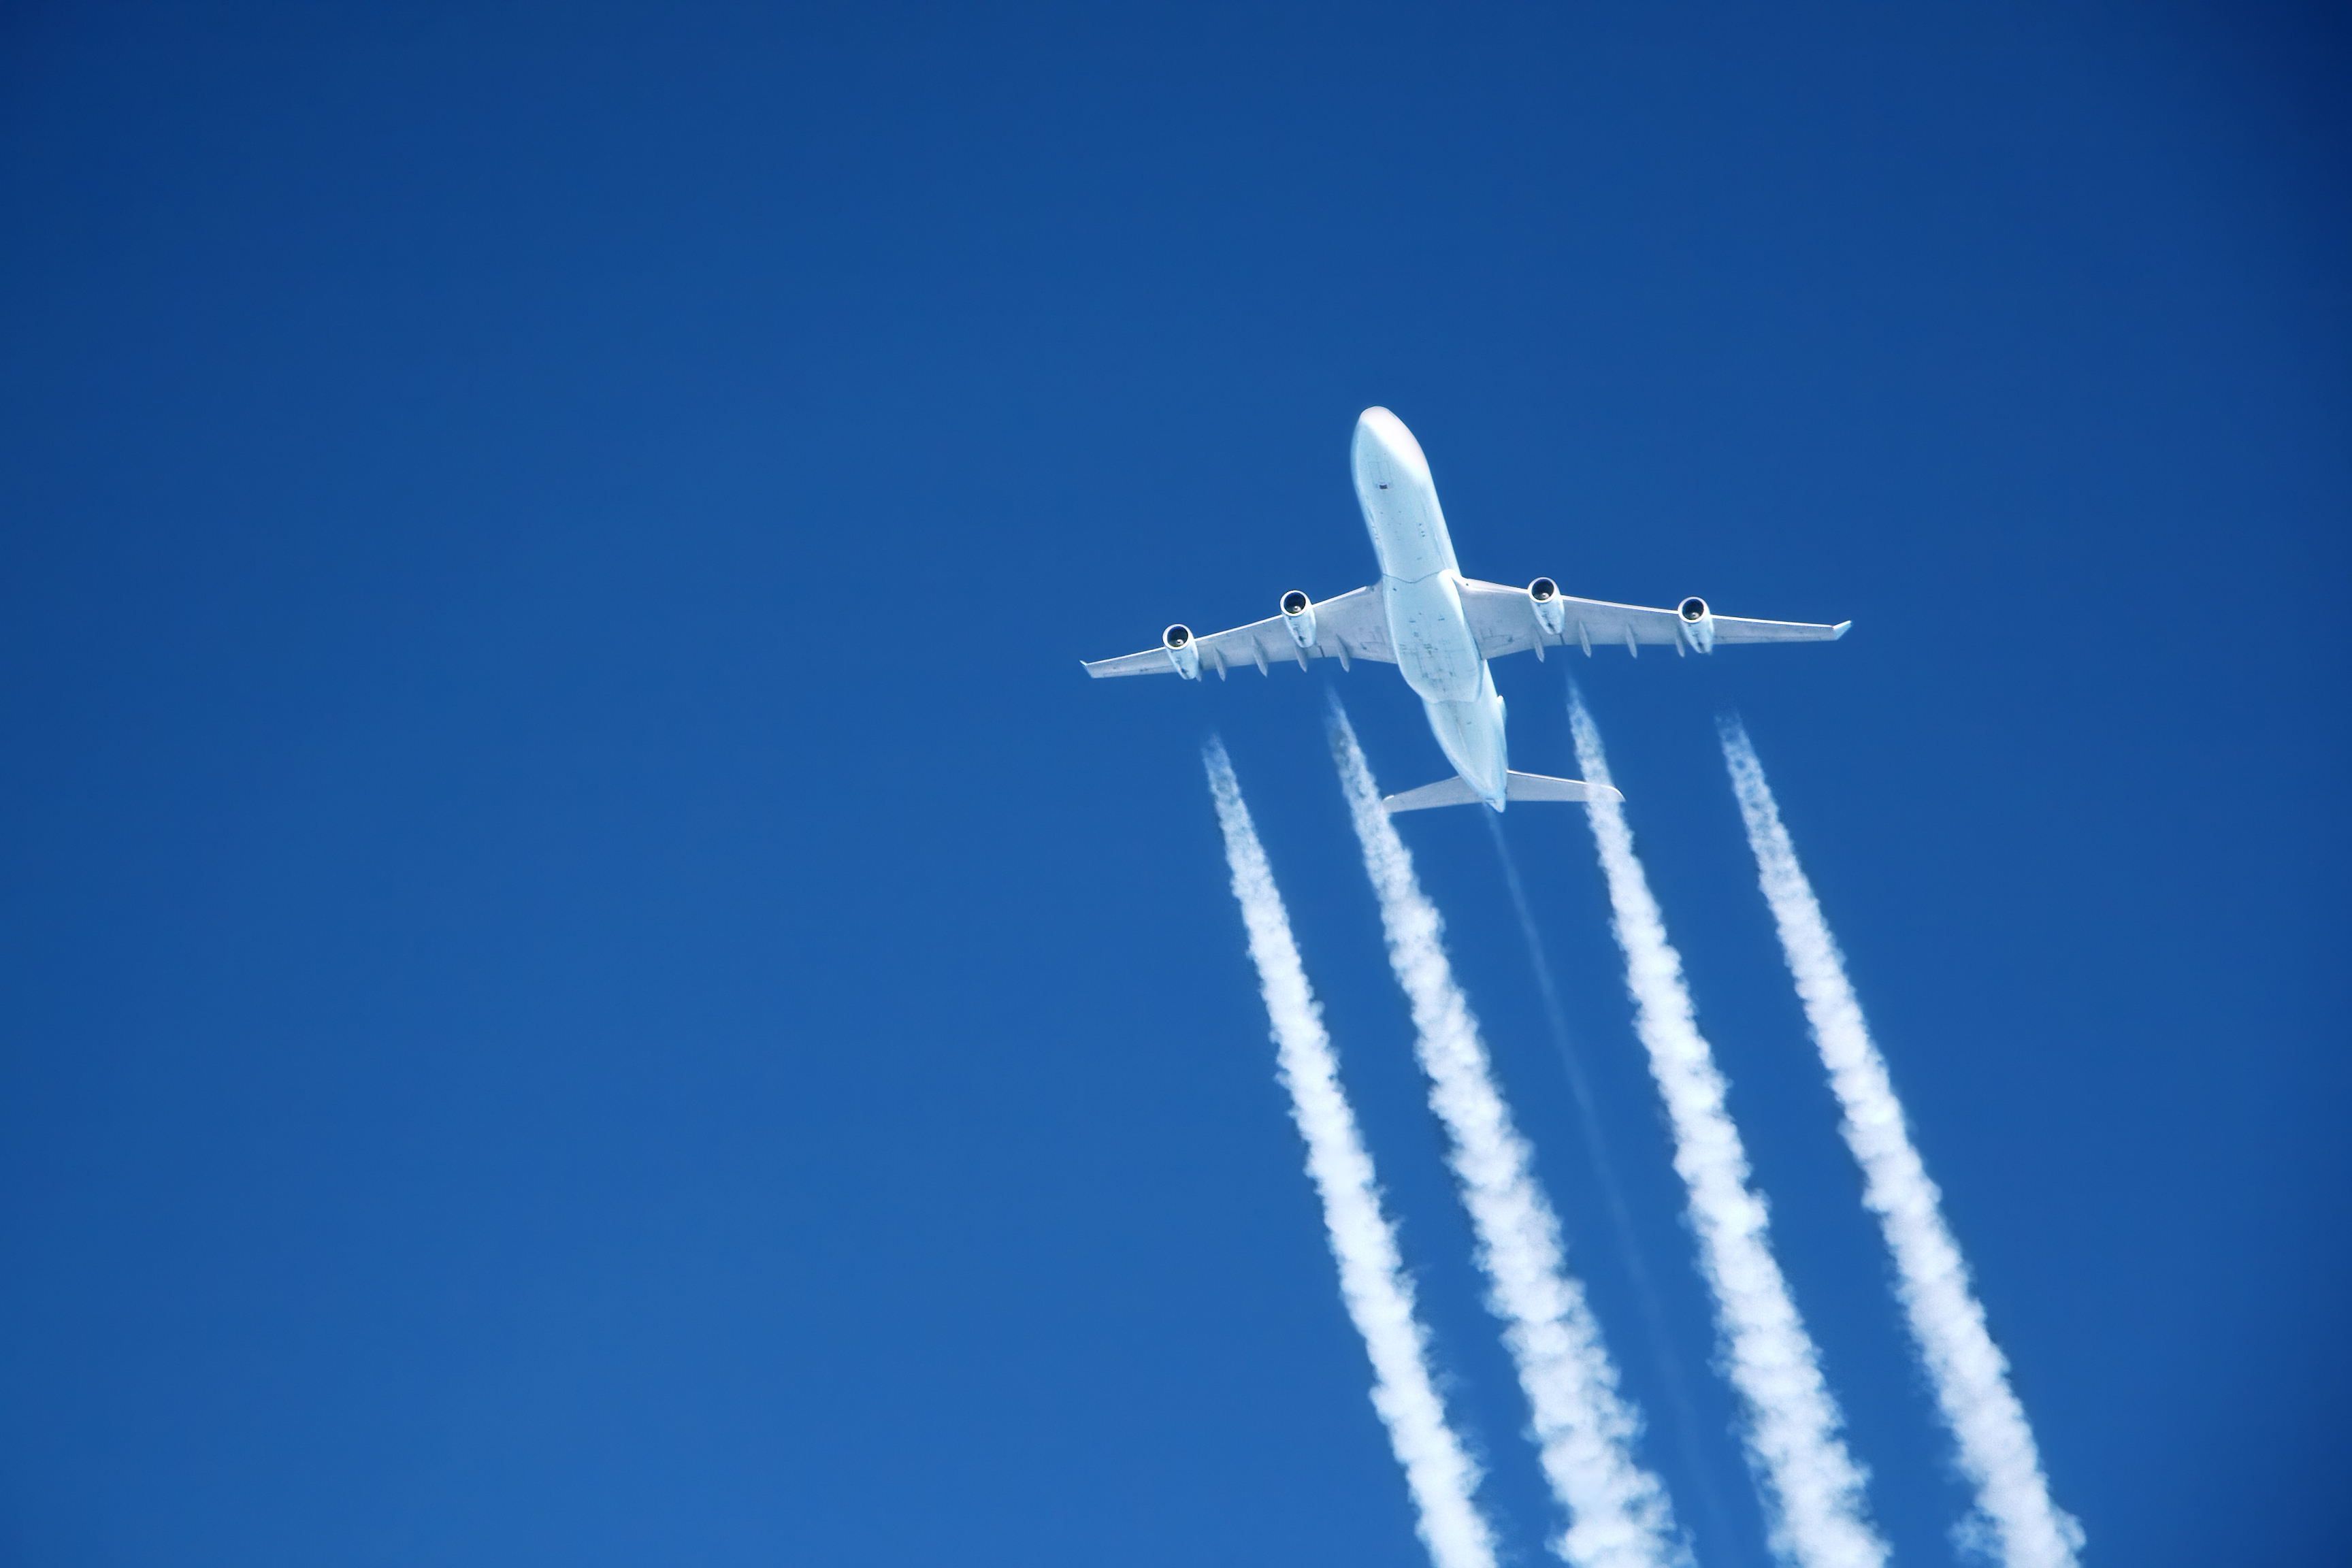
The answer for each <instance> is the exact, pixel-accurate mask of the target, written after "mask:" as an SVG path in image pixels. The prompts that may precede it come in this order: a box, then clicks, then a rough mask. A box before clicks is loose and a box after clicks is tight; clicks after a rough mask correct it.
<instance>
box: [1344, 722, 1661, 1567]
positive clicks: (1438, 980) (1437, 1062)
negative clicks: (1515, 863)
mask: <svg viewBox="0 0 2352 1568" xmlns="http://www.w3.org/2000/svg"><path fill="white" fill-rule="evenodd" d="M1330 722H1331V752H1332V755H1333V757H1334V759H1335V760H1336V761H1337V762H1338V763H1339V777H1340V782H1341V784H1342V786H1343V787H1344V788H1345V790H1346V793H1347V797H1348V806H1349V816H1351V817H1352V818H1353V820H1354V822H1355V827H1356V837H1357V838H1358V839H1359V840H1360V842H1361V844H1362V846H1363V851H1364V868H1365V869H1366V870H1367V871H1368V872H1369V873H1370V876H1371V880H1372V887H1373V889H1374V890H1375V891H1376V892H1377V893H1378V894H1379V896H1380V904H1381V925H1382V926H1383V928H1384V929H1385V930H1386V931H1387V933H1388V948H1389V963H1390V964H1391V967H1392V968H1394V970H1395V971H1396V976H1397V980H1398V983H1399V984H1402V986H1403V988H1404V993H1405V996H1406V999H1407V1000H1408V1001H1409V1002H1410V1003H1411V1005H1412V1021H1413V1028H1414V1033H1415V1037H1416V1038H1415V1040H1414V1049H1415V1051H1416V1052H1417V1053H1418V1054H1419V1056H1420V1058H1421V1065H1422V1069H1423V1071H1424V1072H1425V1073H1426V1074H1427V1075H1428V1077H1429V1082H1430V1091H1429V1103H1430V1106H1431V1108H1432V1109H1433V1110H1435V1111H1436V1112H1437V1115H1438V1118H1439V1120H1440V1121H1444V1123H1445V1130H1446V1133H1447V1136H1448V1139H1449V1141H1450V1142H1451V1145H1452V1147H1451V1149H1450V1150H1449V1151H1448V1155H1447V1158H1448V1163H1451V1164H1452V1166H1453V1168H1454V1175H1455V1177H1456V1178H1457V1179H1458V1180H1459V1182H1460V1184H1461V1187H1462V1199H1463V1203H1464V1205H1465V1206H1466V1207H1467V1208H1468V1209H1469V1211H1470V1221H1471V1225H1472V1227H1473V1229H1475V1232H1476V1234H1477V1237H1478V1264H1479V1267H1480V1268H1483V1269H1484V1270H1485V1271H1486V1280H1487V1285H1488V1296H1487V1305H1488V1306H1489V1307H1490V1308H1492V1309H1493V1310H1494V1311H1495V1313H1496V1315H1497V1316H1498V1317H1500V1318H1502V1319H1503V1320H1504V1321H1505V1323H1506V1324H1507V1327H1506V1329H1505V1331H1504V1334H1503V1341H1504V1343H1505V1344H1506V1345H1507V1346H1508V1347H1509V1350H1510V1352H1511V1357H1512V1360H1513V1362H1514V1363H1516V1365H1517V1369H1518V1374H1519V1386H1520V1388H1521V1389H1522V1390H1523V1391H1524V1392H1525V1393H1526V1394H1527V1399H1528V1407H1529V1410H1530V1411H1531V1413H1532V1417H1533V1419H1532V1422H1531V1425H1530V1427H1529V1435H1530V1436H1532V1437H1533V1439H1534V1440H1535V1443H1536V1446H1537V1449H1538V1454H1539V1456H1540V1458H1541V1460H1542V1464H1543V1470H1544V1476H1545V1478H1546V1479H1547V1480H1549V1482H1550V1484H1551V1489H1552V1495H1553V1496H1554V1497H1556V1498H1557V1499H1559V1503H1560V1506H1561V1507H1562V1508H1563V1509H1565V1510H1567V1513H1568V1521H1569V1522H1568V1529H1567V1530H1566V1531H1565V1532H1563V1533H1562V1534H1561V1536H1560V1537H1559V1540H1558V1541H1557V1542H1554V1543H1553V1550H1554V1551H1556V1552H1559V1555H1560V1556H1561V1557H1563V1558H1565V1559H1566V1560H1567V1561H1569V1562H1570V1563H1574V1564H1576V1568H1665V1565H1668V1564H1686V1563H1689V1561H1690V1552H1689V1549H1688V1547H1687V1546H1686V1545H1685V1543H1684V1542H1683V1538H1682V1535H1681V1533H1680V1531H1677V1530H1676V1529H1675V1522H1674V1517H1673V1510H1672V1509H1671V1507H1670V1505H1669V1504H1668V1502H1667V1500H1666V1491H1665V1488H1664V1486H1663V1485H1661V1484H1660V1483H1659V1481H1658V1479H1657V1477H1655V1476H1654V1475H1653V1474H1651V1473H1650V1472H1649V1471H1648V1470H1646V1469H1644V1468H1642V1467H1641V1466H1640V1465H1639V1464H1637V1463H1635V1461H1634V1459H1633V1443H1634V1440H1635V1438H1636V1437H1637V1436H1639V1435H1640V1430H1641V1420H1640V1417H1639V1415H1637V1414H1636V1413H1635V1411H1634V1410H1633V1407H1632V1406H1631V1405H1628V1404H1627V1403H1626V1402H1625V1400H1624V1399H1623V1398H1622V1396H1621V1395H1620V1394H1619V1393H1618V1390H1617V1369H1616V1366H1615V1365H1614V1364H1613V1363H1612V1362H1611V1360H1610V1358H1609V1352H1608V1348H1607V1347H1606V1346H1605V1345H1604V1344H1603V1343H1602V1342H1601V1328H1600V1325H1599V1324H1598V1323H1597V1322H1595V1321H1593V1317H1592V1312H1591V1308H1590V1307H1589V1306H1587V1305H1586V1303H1585V1300H1584V1290H1583V1288H1582V1287H1581V1286H1580V1285H1579V1284H1578V1283H1577V1281H1576V1279H1574V1278H1573V1277H1572V1276H1570V1274H1569V1272H1568V1270H1567V1268H1566V1266H1565V1264H1564V1262H1563V1261H1562V1258H1561V1248H1560V1236H1559V1218H1558V1217H1557V1216H1556V1215H1554V1214H1553V1212H1552V1208H1551V1205H1550V1203H1549V1200H1547V1199H1546V1198H1545V1196H1544V1194H1543V1191H1542V1189H1541V1188H1540V1187H1539V1186H1538V1184H1537V1183H1536V1177H1535V1173H1534V1170H1533V1169H1532V1160H1531V1151H1530V1150H1529V1149H1528V1143H1527V1140H1526V1139H1524V1138H1522V1137H1521V1136H1520V1135H1519V1133H1518V1131H1517V1128H1515V1127H1514V1126H1513V1125H1512V1123H1511V1112H1510V1108H1509V1107H1508V1106H1507V1104H1505V1103H1504V1100H1503V1096H1502V1093H1501V1091H1500V1089H1497V1087H1496V1083H1495V1079H1494V1073H1493V1070H1492V1068H1491V1067H1490V1065H1489V1063H1488V1061H1487V1058H1486V1042H1485V1041H1484V1040H1482V1039H1481V1038H1480V1037H1479V1034H1478V1026H1477V1023H1476V1021H1475V1019H1474V1018H1473V1017H1472V1016H1471V1015H1470V1005H1469V1003H1468V1002H1467V1000H1466V999H1465V997H1464V996H1463V994H1462V990H1461V987H1460V986H1458V985H1456V984H1454V969H1453V965H1452V964H1451V963H1449V962H1448V961H1447V959H1446V956H1445V946H1444V922H1443V921H1440V919H1439V918H1438V914H1437V910H1436V909H1435V908H1434V907H1433V905H1432V904H1431V903H1430V901H1429V900H1428V898H1427V897H1426V896H1424V895H1423V892H1422V890H1421V884H1420V881H1419V879H1417V878H1416V877H1415V876H1414V875H1413V870H1412V857H1411V856H1409V855H1408V854H1406V852H1405V847H1404V844H1403V841H1402V840H1401V839H1400V838H1399V837H1397V832H1396V826H1395V825H1394V824H1393V823H1392V822H1391V821H1390V820H1389V815H1388V813H1387V812H1386V811H1384V810H1382V809H1381V792H1380V789H1379V787H1378V786H1377V785H1376V784H1374V783H1373V782H1372V775H1371V770H1370V768H1368V767H1367V766H1366V765H1365V763H1364V753H1363V749H1362V747H1360V745H1358V744H1357V742H1356V731H1355V730H1354V728H1353V727H1352V726H1350V725H1349V722H1348V715H1347V713H1346V711H1345V710H1342V709H1341V708H1340V707H1339V703H1338V701H1337V700H1334V701H1333V703H1332V706H1331V721H1330Z"/></svg>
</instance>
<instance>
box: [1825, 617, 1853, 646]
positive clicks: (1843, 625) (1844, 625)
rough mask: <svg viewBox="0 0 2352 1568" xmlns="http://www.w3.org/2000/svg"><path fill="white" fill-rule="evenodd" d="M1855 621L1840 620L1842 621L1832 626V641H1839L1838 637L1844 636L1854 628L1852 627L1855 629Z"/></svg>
mask: <svg viewBox="0 0 2352 1568" xmlns="http://www.w3.org/2000/svg"><path fill="white" fill-rule="evenodd" d="M1852 629H1853V622H1852V621H1840V622H1839V623H1838V624H1837V625H1836V626H1834V627H1833V628H1832V630H1831V632H1830V641H1832V642H1835V641H1837V640H1838V638H1840V637H1843V636H1845V634H1846V633H1847V632H1848V631H1850V630H1852Z"/></svg>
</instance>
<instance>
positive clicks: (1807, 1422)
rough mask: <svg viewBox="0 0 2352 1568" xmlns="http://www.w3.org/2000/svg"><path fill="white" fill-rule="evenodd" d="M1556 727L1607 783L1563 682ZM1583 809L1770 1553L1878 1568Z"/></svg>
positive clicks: (1615, 879)
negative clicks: (1565, 724)
mask: <svg viewBox="0 0 2352 1568" xmlns="http://www.w3.org/2000/svg"><path fill="white" fill-rule="evenodd" d="M1569 718H1570V722H1571V724H1572V726H1573V727H1574V729H1575V731H1576V755H1577V761H1578V762H1579V763H1580V764H1581V765H1582V771H1583V773H1584V777H1585V778H1586V779H1587V780H1588V781H1589V782H1591V783H1593V784H1607V783H1609V782H1610V780H1609V759H1608V757H1607V756H1606V755H1605V754H1604V753H1603V752H1602V751H1601V732H1600V731H1598V730H1597V729H1595V728H1594V727H1593V723H1592V715H1591V713H1589V712H1587V711H1586V710H1585V707H1584V700H1583V698H1582V697H1581V696H1580V695H1579V694H1578V693H1577V692H1576V690H1575V689H1574V688H1573V686H1571V687H1570V696H1569ZM1589 810H1590V811H1591V824H1592V837H1593V839H1594V841H1595V843H1597V844H1598V845H1599V847H1600V850H1601V871H1602V874H1603V875H1604V876H1605V877H1606V878H1607V879H1608V882H1609V906H1610V910H1611V913H1612V917H1613V923H1614V924H1615V926H1616V930H1617V942H1618V945H1619V946H1621V947H1622V948H1623V949H1624V950H1625V988H1626V989H1627V990H1628V991H1630V992H1632V993H1633V1010H1634V1029H1635V1031H1636V1032H1637V1033H1638V1034H1639V1035H1640V1036H1641V1037H1642V1044H1643V1047H1644V1048H1646V1049H1647V1051H1648V1052H1649V1057H1650V1072H1651V1076H1653V1077H1654V1079H1656V1080H1657V1084H1658V1092H1659V1094H1660V1095H1661V1096H1662V1097H1664V1100H1665V1102H1666V1116H1667V1120H1668V1121H1670V1122H1671V1123H1672V1125H1673V1128H1674V1135H1675V1170H1676V1171H1678V1172H1680V1173H1682V1178H1683V1182H1684V1184H1685V1186H1687V1187H1688V1189H1689V1192H1690V1217H1691V1226H1692V1229H1693V1230H1695V1231H1696V1233H1697V1235H1698V1240H1699V1259H1700V1263H1701V1271H1702V1272H1703V1273H1704V1274H1705V1275H1706V1282H1707V1284H1708V1286H1709V1287H1710V1288H1711V1289H1713V1291H1714V1293H1715V1316H1716V1326H1717V1331H1719V1332H1720V1333H1721V1334H1722V1336H1723V1356H1724V1367H1725V1372H1726V1373H1727V1375H1728V1376H1729V1377H1730V1379H1731V1384H1732V1386H1733V1387H1734V1388H1735V1389H1737V1390H1738V1394H1739V1397H1740V1401H1741V1403H1742V1405H1744V1406H1745V1407H1746V1415H1747V1424H1746V1429H1745V1431H1744V1432H1743V1434H1742V1436H1744V1438H1745V1439H1746V1441H1747V1445H1748V1459H1749V1462H1750V1463H1751V1464H1752V1465H1754V1467H1755V1468H1756V1470H1757V1473H1758V1477H1759V1479H1760V1480H1761V1481H1762V1482H1763V1483H1764V1487H1763V1489H1764V1492H1765V1501H1766V1512H1767V1514H1768V1516H1769V1519H1770V1521H1771V1533H1772V1547H1773V1550H1774V1551H1775V1552H1779V1553H1780V1554H1782V1555H1783V1556H1785V1557H1788V1558H1791V1559H1793V1560H1794V1561H1795V1562H1797V1563H1801V1564H1803V1565H1804V1568H1877V1565H1878V1564H1880V1563H1885V1560H1886V1546H1885V1542H1882V1541H1880V1540H1879V1539H1878V1535H1877V1533H1876V1531H1874V1530H1873V1529H1872V1528H1871V1526H1870V1524H1869V1522H1868V1521H1867V1520H1866V1518H1865V1517H1864V1507H1865V1505H1864V1500H1863V1481H1864V1472H1863V1470H1862V1468H1861V1467H1859V1466H1858V1465H1856V1464H1855V1463H1854V1461H1853V1457H1852V1456H1851V1455H1849V1454H1848V1453H1847V1452H1846V1447H1845V1442H1844V1440H1843V1438H1842V1437H1841V1436H1839V1434H1838V1427H1839V1426H1840V1424H1841V1421H1842V1419H1843V1418H1842V1417H1841V1416H1840V1415H1839V1413H1838V1407H1837V1402H1836V1400H1834V1399H1833V1398H1832V1397H1831V1395H1830V1391H1829V1386H1828V1384H1825V1383H1824V1382H1823V1381H1822V1369H1821V1363H1820V1358H1819V1356H1818V1354H1817V1353H1816V1352H1815V1351H1814V1349H1813V1342H1812V1337H1811V1335H1810V1334H1808V1333H1807V1332H1806V1331H1805V1324H1804V1320H1803V1319H1801V1318H1800V1317H1799V1316H1798V1315H1797V1304H1796V1302H1795V1301H1794V1300H1791V1299H1790V1295H1789V1282H1788V1280H1787V1279H1785V1278H1783V1277H1782V1275H1781V1273H1780V1264H1779V1263H1778V1262H1777V1261H1776V1260H1775V1259H1774V1258H1773V1256H1772V1245H1771V1240H1770V1238H1769V1236H1768V1235H1767V1234H1766V1220H1765V1209H1764V1200H1763V1198H1762V1197H1761V1196H1760V1195H1759V1194H1757V1192H1756V1191H1755V1190H1754V1189H1753V1188H1752V1187H1751V1186H1750V1185H1749V1184H1748V1154H1747V1151H1746V1150H1745V1149H1743V1148H1742V1147H1741V1145H1740V1142H1739V1129H1738V1127H1737V1126H1736V1125H1734V1124H1733V1122H1732V1120H1731V1113H1730V1111H1729V1110H1727V1109H1726V1107H1725V1105H1724V1080H1723V1074H1722V1073H1721V1072H1719V1071H1717V1068H1716V1065H1715V1053H1714V1051H1713V1050H1712V1049H1711V1048H1710V1047H1708V1045H1707V1043H1706V1037H1705V1036H1703V1035H1701V1034H1700V1033H1699V1031H1698V1020H1697V1017H1696V1015H1695V1014H1694V1012H1693V1010H1692V1007H1691V998H1690V992H1689V990H1688V988H1687V987H1685V985H1684V984H1683V973H1682V968H1683V965H1682V958H1681V955H1680V954H1678V953H1676V952H1675V950H1674V947H1673V945H1672V944H1671V943H1669V942H1667V941H1666V927H1665V921H1664V918H1663V917H1662V916H1661V915H1660V914H1659V912H1658V902H1657V900H1656V899H1654V898H1653V897H1652V896H1651V893H1650V883H1649V879H1648V878H1647V877H1646V876H1645V875H1643V870H1642V863H1641V861H1640V860H1639V859H1637V858H1635V857H1634V854H1633V831H1632V830H1631V829H1630V828H1628V827H1627V826H1625V808H1624V805H1623V804H1622V802H1621V801H1616V800H1595V801H1593V802H1592V803H1591V806H1590V807H1589Z"/></svg>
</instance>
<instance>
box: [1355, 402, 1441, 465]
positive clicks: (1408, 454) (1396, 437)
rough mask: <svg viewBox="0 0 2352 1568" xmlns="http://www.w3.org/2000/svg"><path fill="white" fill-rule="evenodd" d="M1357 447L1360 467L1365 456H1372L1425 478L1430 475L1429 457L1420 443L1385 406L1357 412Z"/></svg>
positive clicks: (1356, 455)
mask: <svg viewBox="0 0 2352 1568" xmlns="http://www.w3.org/2000/svg"><path fill="white" fill-rule="evenodd" d="M1355 448H1356V450H1355V458H1356V464H1357V468H1358V469H1359V470H1361V468H1362V467H1363V463H1364V459H1365V458H1376V459H1378V460H1381V461H1382V462H1384V463H1385V464H1387V465H1388V466H1389V467H1391V468H1397V469H1400V470H1402V471H1403V472H1405V473H1407V474H1411V475H1412V476H1413V477H1414V478H1415V479H1421V480H1423V481H1424V482H1426V481H1427V480H1428V479H1429V459H1428V458H1426V457H1424V456H1423V455H1422V450H1421V443H1420V442H1418V441H1416V440H1414V439H1413V438H1412V431H1410V430H1408V429H1406V428H1405V427H1404V421H1403V420H1402V419H1400V418H1398V417H1397V416H1395V415H1393V414H1391V413H1390V412H1389V411H1388V410H1387V409H1385V408H1381V407H1371V408H1367V409H1365V410H1364V411H1363V413H1361V414H1360V415H1358V416H1356V440H1355Z"/></svg>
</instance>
